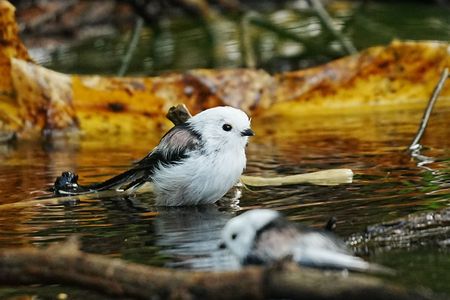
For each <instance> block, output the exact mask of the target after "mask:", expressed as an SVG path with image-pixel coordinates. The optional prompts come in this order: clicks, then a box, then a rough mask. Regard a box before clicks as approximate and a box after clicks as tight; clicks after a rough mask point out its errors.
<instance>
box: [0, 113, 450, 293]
mask: <svg viewBox="0 0 450 300" xmlns="http://www.w3.org/2000/svg"><path fill="white" fill-rule="evenodd" d="M421 114H422V112H421V111H420V110H416V109H412V110H405V109H403V110H401V111H399V110H376V109H375V110H374V111H373V112H371V113H359V114H356V112H355V113H348V114H343V115H336V116H326V117H323V116H309V117H305V116H302V117H299V118H295V119H273V120H272V119H271V120H265V119H258V117H255V118H254V119H253V123H254V125H253V127H254V129H255V130H256V132H257V136H255V137H254V138H252V140H251V142H250V144H249V147H248V167H247V171H246V173H247V174H252V175H262V176H268V177H270V176H276V175H287V174H296V173H303V172H311V171H317V170H324V169H330V168H350V169H352V170H353V171H354V172H355V178H354V182H353V183H351V184H344V185H340V186H331V187H330V186H328V187H327V186H314V185H295V186H289V187H272V188H250V189H242V188H238V189H236V190H234V191H232V192H231V193H230V195H229V196H228V200H224V201H221V203H219V204H218V205H212V206H205V207H195V208H174V209H169V208H166V209H162V208H157V207H155V206H153V196H152V195H151V194H150V193H144V194H138V195H136V196H135V197H129V198H127V199H125V198H120V197H118V198H114V197H109V198H108V197H105V198H97V199H96V198H93V199H90V200H83V201H81V202H76V201H68V202H67V203H66V204H65V205H39V206H26V207H22V208H11V207H6V206H4V205H3V206H2V205H0V248H9V247H20V246H26V245H33V246H36V247H40V246H45V245H49V244H51V243H54V242H57V241H62V240H64V239H65V238H66V237H68V236H70V235H72V234H78V235H79V236H80V237H81V241H82V249H83V250H84V251H87V252H90V253H100V254H104V255H108V256H111V257H121V258H123V259H126V260H129V261H134V262H138V263H142V264H148V265H155V266H165V267H171V268H187V269H201V270H228V269H235V268H237V267H238V265H237V263H236V261H235V260H234V259H233V258H232V257H231V256H230V255H229V254H228V253H227V252H226V251H224V250H218V249H217V243H218V239H219V233H220V230H221V228H222V227H223V225H224V224H225V222H226V221H227V220H229V219H230V218H231V217H233V216H234V215H236V214H239V213H241V212H242V211H244V210H247V209H251V208H255V207H266V208H273V209H277V210H280V211H282V212H283V213H284V214H285V215H286V216H288V218H289V219H290V220H292V221H295V222H304V223H306V224H309V225H311V226H316V227H321V226H323V224H324V223H325V222H326V221H327V220H328V219H329V218H330V217H331V216H335V217H336V218H337V219H338V226H337V233H338V234H339V235H341V236H342V237H344V238H345V237H348V236H350V234H352V233H357V232H361V231H363V230H364V228H365V227H366V226H367V225H373V224H376V223H379V222H382V221H390V220H394V219H396V218H398V217H401V216H405V215H408V214H411V213H414V212H420V211H435V210H439V209H442V208H446V207H447V208H448V206H449V199H450V193H449V192H448V191H449V185H450V175H449V174H450V173H449V170H450V139H449V137H450V131H449V120H450V109H449V108H445V107H441V108H438V109H437V110H436V112H435V113H434V114H433V116H432V121H431V123H430V127H429V128H428V131H427V134H426V136H425V138H424V140H423V143H424V145H426V146H427V147H426V149H424V150H423V151H422V154H424V155H427V156H429V157H432V158H434V159H435V160H436V161H435V162H433V163H429V164H427V165H425V166H422V167H419V166H418V165H417V164H418V162H417V161H416V160H413V159H411V157H410V156H409V155H408V154H407V153H406V152H405V151H404V150H405V147H406V146H407V145H408V144H409V142H410V141H411V139H412V136H413V135H414V132H415V130H416V127H417V124H418V122H419V120H420V116H421ZM158 135H159V134H157V136H158ZM157 136H149V137H148V138H146V137H131V138H130V137H128V138H122V139H121V138H120V137H111V138H109V139H108V140H97V141H90V140H83V139H80V140H75V141H71V142H68V141H55V142H53V143H27V142H17V143H15V144H12V145H3V146H1V148H0V158H1V160H0V195H2V196H1V198H0V199H1V200H0V203H2V204H8V203H15V202H20V201H25V200H29V199H30V198H33V197H36V196H40V195H42V194H43V193H44V191H43V190H44V189H45V188H46V187H48V186H49V185H51V184H52V182H53V181H54V179H55V177H56V176H57V175H59V174H60V172H62V171H64V170H68V169H70V170H73V171H76V172H77V173H79V175H80V178H81V179H80V181H81V182H95V181H99V180H102V179H105V178H107V177H109V176H111V175H113V174H116V173H118V172H120V171H122V170H124V169H126V168H127V166H129V165H130V164H131V163H132V162H133V161H134V160H136V159H139V158H141V157H142V156H144V155H145V154H146V153H147V151H148V150H150V149H151V148H152V147H153V146H154V145H155V143H156V142H157V138H158V137H157ZM230 198H234V199H238V201H236V200H235V201H234V202H233V201H231V200H230ZM449 237H450V233H449V231H448V229H447V230H445V228H443V232H442V234H441V236H440V238H441V239H442V240H446V239H449ZM436 245H437V243H436ZM436 245H431V246H430V245H423V246H421V245H420V244H419V245H414V246H411V247H401V248H396V247H395V245H393V247H392V248H390V249H389V248H386V247H383V248H377V247H376V246H372V247H369V248H368V249H366V251H364V253H361V254H363V255H364V256H365V257H366V258H367V259H368V260H369V261H373V262H379V263H382V264H384V265H386V266H389V267H392V268H394V269H396V270H397V271H398V275H397V276H395V277H394V278H392V280H393V281H397V282H400V283H402V284H405V285H408V286H413V287H417V286H421V287H426V288H430V289H432V290H434V291H436V292H442V293H447V294H448V295H450V286H449V285H448V282H450V273H449V272H448V269H449V267H450V256H449V254H450V253H449V249H448V246H446V245H445V244H442V245H441V246H436ZM447 245H448V244H447ZM60 290H62V291H65V292H67V291H69V292H70V293H72V290H71V289H69V288H68V287H46V288H38V289H36V288H29V289H24V290H19V291H18V290H15V289H2V290H0V296H2V295H3V296H5V297H6V295H15V294H17V293H28V294H39V295H41V296H42V297H44V298H45V297H47V296H48V297H50V298H51V296H49V295H55V293H57V291H60ZM73 293H74V294H73V296H74V297H77V296H76V295H78V297H79V298H83V297H84V298H85V297H86V296H84V294H83V292H80V291H74V292H73ZM91 297H93V299H95V298H96V296H95V295H94V296H91ZM0 298H1V297H0Z"/></svg>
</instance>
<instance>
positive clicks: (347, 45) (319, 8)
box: [309, 0, 358, 54]
mask: <svg viewBox="0 0 450 300" xmlns="http://www.w3.org/2000/svg"><path fill="white" fill-rule="evenodd" d="M309 3H310V4H311V7H312V8H313V9H314V12H315V13H316V14H317V16H318V17H319V19H320V20H321V22H322V24H323V25H324V26H325V27H326V28H327V29H328V31H330V32H331V33H332V34H333V35H334V36H335V37H336V38H337V39H338V41H339V42H340V43H341V45H342V47H343V48H344V50H345V51H346V52H347V53H348V54H355V53H357V52H358V50H356V48H355V46H354V45H353V43H352V42H351V41H349V40H348V39H346V38H345V37H344V35H343V34H342V33H341V32H340V31H339V30H337V29H336V27H335V26H334V24H333V20H332V19H331V17H330V15H329V14H328V12H327V10H326V9H325V8H324V7H323V5H322V3H321V2H320V1H319V0H309Z"/></svg>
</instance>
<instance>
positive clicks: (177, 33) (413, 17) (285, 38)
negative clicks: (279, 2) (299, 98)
mask: <svg viewBox="0 0 450 300" xmlns="http://www.w3.org/2000/svg"><path fill="white" fill-rule="evenodd" d="M338 3H340V2H338ZM341 3H344V4H343V5H340V6H332V7H330V8H329V10H330V13H331V15H332V16H333V22H334V24H335V25H336V28H338V29H339V30H341V31H342V32H343V34H344V37H345V39H347V40H350V41H352V42H353V44H354V46H355V47H356V48H357V49H365V48H367V47H370V46H374V45H386V44H389V43H390V42H391V41H392V40H394V39H402V40H440V41H450V18H449V17H448V16H449V14H450V9H448V8H445V7H439V6H435V5H429V4H421V3H419V2H414V3H413V4H411V3H409V2H407V1H404V2H400V3H390V2H386V3H382V4H380V3H373V2H367V3H366V4H361V3H355V2H341ZM245 18H249V19H252V18H251V15H250V17H249V16H248V15H247V16H243V17H240V18H237V17H236V16H226V15H220V16H218V17H216V18H214V19H212V20H211V21H209V22H207V24H208V27H205V26H204V25H203V23H201V22H199V21H198V20H195V19H193V18H191V19H190V18H181V19H180V18H176V19H169V20H165V21H164V22H162V23H161V28H160V29H159V30H152V29H150V28H144V29H143V30H142V32H141V35H140V39H139V42H138V45H137V48H136V51H135V52H134V55H133V58H132V60H131V62H130V64H129V68H128V73H127V74H129V75H142V74H147V75H154V74H160V73H164V72H170V71H183V70H188V69H192V68H235V67H244V66H246V65H247V63H248V59H246V55H245V53H246V52H247V53H248V52H250V53H252V54H253V57H254V59H255V62H256V65H255V66H256V67H262V68H265V69H266V70H268V71H271V72H277V71H287V70H295V69H299V68H305V67H308V66H314V65H317V64H320V63H324V62H327V61H329V60H331V59H334V58H337V57H341V56H343V55H346V52H345V51H344V50H343V49H342V47H341V44H340V43H339V42H338V41H337V39H336V37H335V36H334V35H332V34H331V33H330V32H329V31H328V30H327V29H326V28H325V27H324V26H323V25H322V23H321V22H320V19H319V18H318V17H317V16H316V15H315V14H314V13H312V12H310V11H307V10H304V9H303V10H293V9H285V10H278V11H276V12H271V13H264V12H262V13H260V15H259V16H256V17H255V18H254V19H255V20H254V21H253V22H252V21H249V22H248V23H249V25H247V26H242V25H241V24H242V20H243V19H245ZM244 23H245V22H244ZM274 26H275V27H277V28H278V29H279V31H277V32H275V31H274V30H273V27H274ZM281 30H285V31H286V33H284V34H282V33H280V31H281ZM291 35H294V36H295V37H296V39H295V40H294V39H293V38H292V37H291ZM130 39H131V32H128V33H124V34H116V35H112V36H105V37H102V38H95V39H91V40H86V41H83V42H82V43H81V44H79V45H73V46H71V47H63V48H59V49H58V50H57V51H54V52H53V53H51V54H50V55H48V53H46V55H38V54H39V53H40V54H42V52H40V51H35V52H34V53H35V54H36V59H37V61H38V62H39V63H41V64H44V65H45V66H47V67H50V68H52V69H55V70H58V71H61V72H67V73H83V74H117V72H118V71H119V69H120V66H121V64H122V59H123V56H124V55H125V53H126V51H127V48H128V44H129V41H130ZM246 40H247V41H248V42H247V43H246V42H245V41H246ZM245 45H249V46H245Z"/></svg>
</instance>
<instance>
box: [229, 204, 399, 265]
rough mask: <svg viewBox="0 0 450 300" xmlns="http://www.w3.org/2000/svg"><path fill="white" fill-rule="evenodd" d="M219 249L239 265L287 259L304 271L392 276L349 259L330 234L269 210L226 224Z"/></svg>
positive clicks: (241, 216) (365, 263) (239, 217)
mask: <svg viewBox="0 0 450 300" xmlns="http://www.w3.org/2000/svg"><path fill="white" fill-rule="evenodd" d="M220 247H221V248H228V249H229V250H230V251H231V252H232V253H233V254H234V255H235V256H236V257H237V258H238V259H239V260H240V261H241V263H242V264H270V263H273V262H277V261H279V260H282V259H285V258H289V259H292V260H293V261H295V262H297V263H298V264H299V265H303V266H308V267H316V268H323V269H338V270H344V269H347V270H351V271H358V272H381V273H391V272H392V271H391V270H389V269H388V268H385V267H383V266H380V265H377V264H371V263H368V262H366V261H364V260H363V259H362V258H360V257H357V256H354V255H352V254H351V253H350V252H349V251H348V249H347V248H346V246H345V244H344V242H343V241H341V240H340V239H338V238H337V237H336V236H335V235H334V234H332V233H331V232H329V231H326V230H317V229H312V228H308V227H300V226H298V225H296V224H294V223H291V222H288V221H287V220H286V219H284V218H283V216H282V215H281V214H280V213H279V212H277V211H275V210H270V209H254V210H251V211H248V212H245V213H243V214H242V215H239V216H237V217H234V218H233V219H231V220H229V221H228V223H227V224H226V225H225V227H224V229H223V230H222V242H221V244H220Z"/></svg>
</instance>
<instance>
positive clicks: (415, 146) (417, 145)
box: [408, 68, 448, 152]
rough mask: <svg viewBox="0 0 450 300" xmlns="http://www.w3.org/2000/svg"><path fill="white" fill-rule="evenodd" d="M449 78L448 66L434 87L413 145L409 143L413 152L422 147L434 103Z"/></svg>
mask: <svg viewBox="0 0 450 300" xmlns="http://www.w3.org/2000/svg"><path fill="white" fill-rule="evenodd" d="M447 78H448V68H445V69H444V70H443V71H442V73H441V77H440V79H439V81H438V83H437V85H436V87H435V88H434V90H433V93H432V94H431V97H430V100H429V101H428V105H427V108H426V109H425V112H424V113H423V116H422V121H421V122H420V126H419V130H418V131H417V133H416V136H415V137H414V139H413V141H412V142H411V145H409V147H408V150H409V151H411V152H412V151H414V150H418V149H419V148H420V139H421V138H422V136H423V134H424V133H425V129H426V128H427V125H428V121H429V119H430V115H431V111H432V110H433V107H434V104H435V103H436V100H437V98H438V97H439V94H440V93H441V91H442V89H443V87H444V83H445V80H447Z"/></svg>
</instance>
